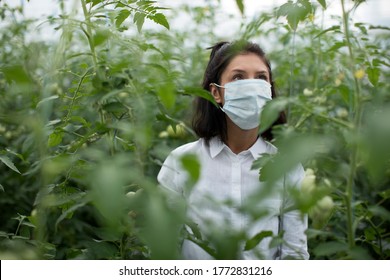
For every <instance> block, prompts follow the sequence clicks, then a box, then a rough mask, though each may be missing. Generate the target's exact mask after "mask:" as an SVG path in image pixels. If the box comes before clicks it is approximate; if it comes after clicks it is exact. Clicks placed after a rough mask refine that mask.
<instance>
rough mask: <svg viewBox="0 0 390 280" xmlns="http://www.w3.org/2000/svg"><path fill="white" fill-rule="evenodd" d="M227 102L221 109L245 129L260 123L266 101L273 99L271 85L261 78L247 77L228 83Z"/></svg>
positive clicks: (226, 89)
mask: <svg viewBox="0 0 390 280" xmlns="http://www.w3.org/2000/svg"><path fill="white" fill-rule="evenodd" d="M214 85H216V86H217V87H220V88H224V89H225V104H224V105H223V107H221V110H222V111H223V112H225V114H226V115H228V117H229V118H230V119H231V120H232V122H233V123H235V124H236V125H237V126H238V127H240V128H241V129H244V130H249V129H252V128H255V127H257V126H259V125H260V115H261V112H262V110H263V107H264V105H265V103H266V102H267V101H269V100H272V93H271V85H270V84H269V83H268V82H266V81H264V80H261V79H246V80H238V81H234V82H230V83H226V84H225V86H220V85H218V84H215V83H214Z"/></svg>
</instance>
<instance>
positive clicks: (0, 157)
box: [0, 155, 21, 174]
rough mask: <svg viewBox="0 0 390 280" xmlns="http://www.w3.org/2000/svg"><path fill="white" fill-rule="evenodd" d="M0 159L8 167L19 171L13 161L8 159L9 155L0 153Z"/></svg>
mask: <svg viewBox="0 0 390 280" xmlns="http://www.w3.org/2000/svg"><path fill="white" fill-rule="evenodd" d="M0 161H2V162H3V163H4V164H5V165H7V166H8V167H9V168H11V169H12V170H13V171H15V172H17V173H19V174H21V173H20V171H19V170H18V169H17V168H16V166H15V165H14V163H13V162H12V161H11V160H10V158H9V157H7V156H5V155H0Z"/></svg>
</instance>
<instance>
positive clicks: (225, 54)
mask: <svg viewBox="0 0 390 280" xmlns="http://www.w3.org/2000/svg"><path fill="white" fill-rule="evenodd" d="M208 49H211V54H210V60H209V62H208V64H207V67H206V71H205V73H204V77H203V83H202V87H203V89H205V90H207V91H210V88H209V87H210V84H211V83H216V84H219V83H220V79H221V75H222V73H223V71H224V70H225V69H226V67H227V66H228V65H229V63H230V61H231V60H232V59H233V58H234V57H235V56H237V55H239V54H245V53H254V54H256V55H258V56H259V57H260V58H261V59H262V60H263V61H264V63H265V64H266V65H267V68H268V72H269V77H270V83H271V86H272V87H271V92H272V98H273V99H274V98H276V91H275V85H274V81H273V78H272V71H271V64H270V62H269V61H268V59H267V58H266V56H265V53H264V51H263V50H262V49H261V48H260V47H259V45H257V44H255V43H251V42H248V41H235V42H232V43H229V42H219V43H217V44H215V45H214V46H212V47H210V48H208ZM284 123H286V115H285V113H284V112H281V113H280V114H279V118H278V119H277V120H276V121H275V122H274V123H273V124H272V126H271V127H270V128H268V129H267V130H266V131H264V132H263V133H262V134H261V136H262V137H263V138H264V139H265V140H268V141H271V140H272V139H273V135H272V127H273V126H274V125H278V124H284ZM192 127H193V129H194V131H195V133H196V134H197V135H198V136H199V137H200V138H204V139H205V140H206V141H207V142H208V141H209V140H210V139H211V138H212V137H214V136H219V137H220V139H221V140H222V141H223V142H225V143H226V140H227V126H226V117H225V113H224V112H222V110H220V109H219V107H217V106H215V105H214V104H213V103H211V102H210V101H208V100H206V99H204V98H201V97H196V99H195V113H194V116H193V119H192Z"/></svg>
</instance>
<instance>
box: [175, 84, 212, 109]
mask: <svg viewBox="0 0 390 280" xmlns="http://www.w3.org/2000/svg"><path fill="white" fill-rule="evenodd" d="M181 92H182V93H183V94H189V95H195V96H199V97H201V98H204V99H206V100H208V101H210V102H211V103H213V104H214V105H215V106H217V102H215V100H214V98H213V97H212V96H211V94H210V92H208V91H207V90H204V89H202V88H198V87H185V88H184V89H183V90H182V91H181Z"/></svg>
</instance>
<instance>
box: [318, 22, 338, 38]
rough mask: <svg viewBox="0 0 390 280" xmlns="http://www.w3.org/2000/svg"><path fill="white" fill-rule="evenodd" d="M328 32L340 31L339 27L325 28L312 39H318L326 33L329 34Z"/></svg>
mask: <svg viewBox="0 0 390 280" xmlns="http://www.w3.org/2000/svg"><path fill="white" fill-rule="evenodd" d="M330 31H340V25H333V26H331V27H329V28H327V29H325V30H323V31H321V32H320V33H318V34H317V35H316V36H315V37H314V39H316V38H318V37H320V36H321V35H323V34H325V33H327V32H330Z"/></svg>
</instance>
